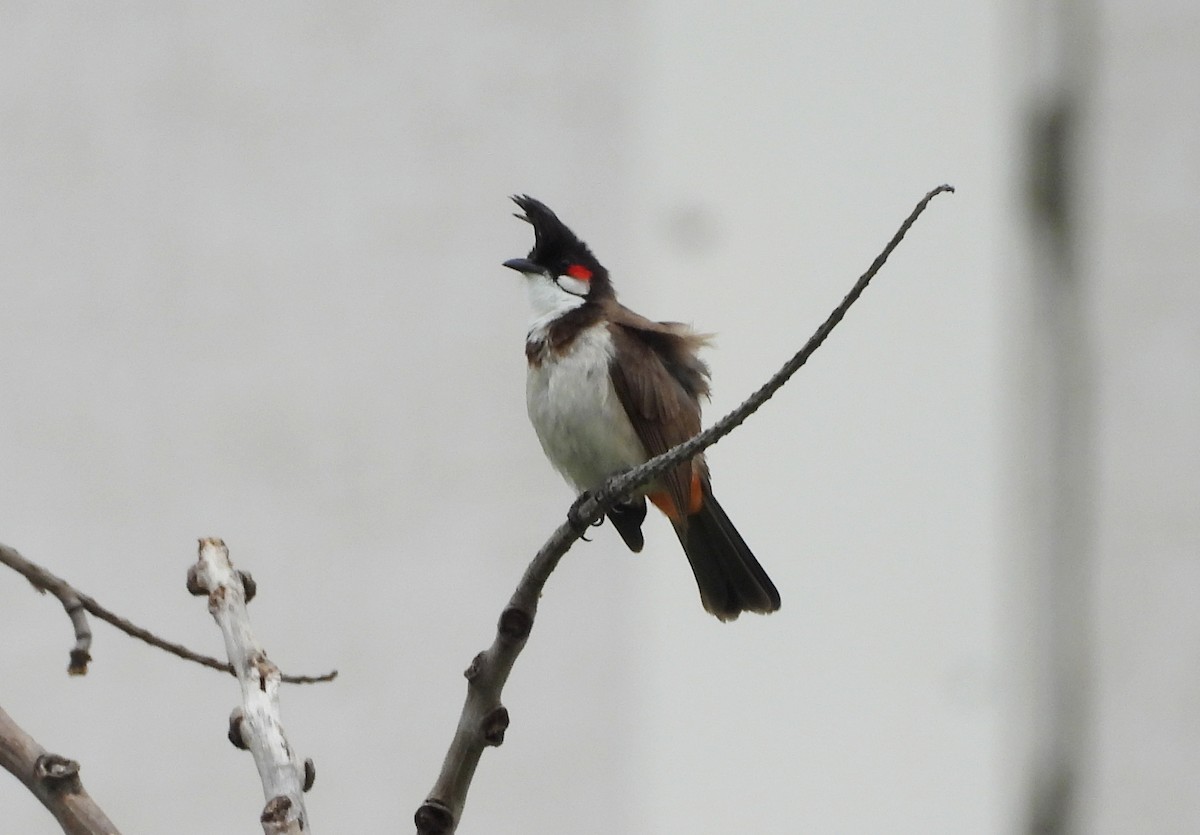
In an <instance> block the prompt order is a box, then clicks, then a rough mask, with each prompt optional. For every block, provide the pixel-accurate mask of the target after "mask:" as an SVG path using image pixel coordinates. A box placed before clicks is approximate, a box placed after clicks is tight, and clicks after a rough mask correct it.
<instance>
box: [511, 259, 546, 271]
mask: <svg viewBox="0 0 1200 835" xmlns="http://www.w3.org/2000/svg"><path fill="white" fill-rule="evenodd" d="M504 266H506V267H508V268H509V269H510V270H516V271H517V272H519V273H544V272H546V270H545V268H544V267H542V266H541V265H540V264H535V263H534V262H533V261H530V260H529V259H528V258H510V259H509V260H507V261H505V262H504Z"/></svg>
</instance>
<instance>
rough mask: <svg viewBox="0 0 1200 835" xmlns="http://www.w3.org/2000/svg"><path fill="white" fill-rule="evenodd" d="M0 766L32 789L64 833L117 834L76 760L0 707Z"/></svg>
mask: <svg viewBox="0 0 1200 835" xmlns="http://www.w3.org/2000/svg"><path fill="white" fill-rule="evenodd" d="M0 767H3V768H4V770H5V771H7V772H8V773H9V774H12V775H13V776H14V777H16V778H17V779H18V780H20V781H21V782H22V783H24V784H25V787H26V788H28V789H29V790H30V791H31V792H33V794H34V796H35V797H36V798H37V799H38V800H40V801H41V802H42V805H43V806H45V807H46V808H47V809H49V810H50V814H52V815H54V819H55V820H57V821H58V825H59V826H61V827H62V830H63V832H65V833H67V835H119V833H118V832H117V827H116V826H115V825H114V824H113V822H112V821H110V820H109V819H108V816H107V815H105V814H104V812H103V811H102V810H101V809H100V807H99V806H97V805H96V801H94V800H92V798H91V796H90V795H89V794H88V793H87V792H86V791H85V790H84V788H83V783H82V782H80V780H79V763H77V762H75V761H74V760H68V759H67V758H66V757H60V756H58V755H57V754H51V753H48V752H47V751H46V749H44V748H43V747H42V746H40V745H38V744H37V742H36V741H35V740H34V739H33V737H31V736H30V735H29V734H27V733H25V731H23V730H22V729H21V728H20V727H19V726H18V725H17V723H16V722H14V721H13V720H12V717H10V716H9V715H8V714H7V713H5V712H4V710H3V709H2V708H0Z"/></svg>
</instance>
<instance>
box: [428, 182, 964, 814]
mask: <svg viewBox="0 0 1200 835" xmlns="http://www.w3.org/2000/svg"><path fill="white" fill-rule="evenodd" d="M953 191H954V188H953V186H949V185H941V186H938V187H937V188H935V189H933V190H932V191H930V192H929V193H928V194H926V195H925V196H924V197H923V198H922V199H921V200H920V202H918V203H917V205H916V207H915V208H914V209H913V210H912V212H911V213H910V214H909V216H908V217H907V218H906V219H905V220H904V222H903V223H902V224H900V228H899V229H898V230H897V231H896V234H895V235H893V236H892V239H891V240H890V241H888V243H887V246H885V247H884V248H883V250H882V251H881V252H880V253H879V255H878V256H876V258H875V260H874V261H873V262H872V263H871V266H870V267H869V268H868V269H867V271H866V272H865V273H863V274H862V275H861V276H860V277H859V279H858V281H856V282H855V284H854V286H853V287H852V288H851V289H850V292H849V293H847V294H846V297H845V298H844V299H842V302H841V304H839V305H838V306H837V307H836V308H834V310H833V312H832V313H830V314H829V316H828V317H827V318H826V319H825V321H824V322H823V323H822V324H821V326H820V327H819V328H817V330H816V332H815V333H813V335H812V336H811V337H809V339H808V341H807V342H806V343H804V347H802V348H801V349H800V350H799V351H797V352H796V354H795V355H794V356H793V357H792V358H791V359H789V360H788V361H787V362H786V363H784V365H783V367H782V368H780V369H779V371H777V372H776V373H775V374H774V375H773V376H772V377H771V379H770V380H768V381H767V382H766V383H765V384H764V385H763V386H762V387H761V388H759V389H758V391H756V392H754V393H753V394H752V395H750V397H748V398H747V399H746V400H745V402H743V403H742V404H741V405H740V406H738V407H737V408H736V409H734V410H733V411H732V412H730V413H729V414H728V415H726V416H725V417H723V418H721V420H719V421H717V422H716V423H714V424H713V425H712V426H710V427H709V428H708V429H706V430H704V431H703V432H701V433H700V434H699V435H696V436H695V437H694V438H692V439H691V440H689V441H686V442H684V443H682V444H679V445H678V446H676V447H673V448H671V449H669V450H667V451H666V452H664V453H663V454H662V455H659V456H656V457H655V458H651V459H650V460H649V461H647V462H646V463H644V464H641V465H639V466H637V467H634V468H633V469H631V470H627V471H626V472H624V473H621V474H620V475H617V476H614V477H613V478H610V479H609V480H608V481H607V482H605V484H604V486H602V487H601V488H600V489H599V490H596V491H594V492H592V493H590V494H588V493H585V494H584V495H583V496H582V497H581V498H580V500H579V501H577V502H576V503H575V504H574V505H572V507H571V511H570V513H569V514H568V521H567V522H565V523H563V524H562V525H560V526H559V527H558V530H556V531H555V532H554V533H553V534H551V535H550V538H549V539H548V540H546V543H545V544H544V545H543V546H542V547H541V550H539V551H538V552H537V554H536V555H535V556H534V558H533V561H532V562H531V563H530V564H529V567H528V568H527V569H525V574H524V576H523V577H521V582H520V583H519V584H518V585H517V588H516V591H515V592H513V595H512V597H511V598H510V599H509V602H508V606H507V607H505V609H504V611H503V613H501V615H500V622H499V624H498V626H497V629H496V638H495V640H494V641H493V642H492V645H491V646H490V647H488V648H487V649H486V650H484V651H483V652H481V653H479V654H478V655H476V656H475V658H474V660H473V661H472V662H471V666H470V667H468V668H467V671H466V673H465V675H466V677H467V698H466V702H465V703H464V705H463V710H462V714H461V715H460V717H459V721H458V728H457V729H456V730H455V732H454V739H453V740H452V741H451V743H450V749H449V751H448V752H447V753H446V758H445V760H444V762H443V763H442V770H441V773H440V774H439V775H438V779H437V782H436V783H435V784H434V786H433V790H432V791H431V792H430V793H429V796H428V797H427V798H426V799H425V802H424V803H423V804H422V805H421V807H420V808H419V809H417V813H416V815H415V816H414V820H415V822H416V826H417V832H418V833H419V835H448V833H452V832H454V831H455V829H456V828H457V827H458V822H459V820H460V819H461V818H462V811H463V807H464V806H465V805H466V800H467V790H468V789H469V788H470V786H471V779H472V778H473V777H474V774H475V768H476V766H478V764H479V758H480V757H481V756H482V754H483V749H484V748H486V747H488V746H490V745H500V744H501V743H502V742H503V741H504V732H505V730H506V729H507V728H508V711H507V710H506V709H505V708H504V706H503V705H502V704H501V703H500V694H501V691H502V690H503V688H504V684H505V682H507V681H508V675H509V673H510V672H511V671H512V667H513V664H514V663H515V662H516V660H517V656H518V655H520V653H521V650H522V649H524V647H525V642H526V640H527V639H528V637H529V632H530V630H531V629H532V628H533V619H534V616H535V615H536V614H537V604H538V598H539V597H540V596H541V593H542V588H543V587H544V586H545V585H546V580H547V579H549V577H550V574H551V572H553V571H554V569H555V567H556V566H557V565H558V562H559V560H560V559H562V557H563V555H564V554H566V553H567V551H568V550H569V549H570V547H571V546H572V545H574V544H575V541H576V540H577V539H579V538H580V536H581V535H582V534H583V532H585V531H586V530H587V526H588V525H590V524H592V523H594V522H596V521H597V520H598V519H600V518H601V517H602V516H603V515H604V513H605V511H607V510H608V509H609V508H610V507H611V506H612V504H613V503H614V502H616V501H618V500H619V499H620V498H621V497H623V496H626V495H628V494H629V493H630V492H632V491H633V490H635V489H637V488H638V487H641V486H642V485H644V484H647V483H649V482H651V481H653V480H654V479H655V478H656V477H658V476H659V475H661V474H662V473H664V472H666V471H667V470H669V469H671V468H672V467H675V466H676V465H677V464H679V463H680V462H681V461H684V460H686V459H689V458H692V457H693V456H695V455H697V454H699V453H701V452H703V451H704V450H706V449H708V448H709V447H710V446H712V445H713V444H715V443H716V442H717V441H719V440H721V438H723V437H725V436H726V435H728V434H729V433H730V432H732V431H733V430H734V429H736V428H737V427H738V426H740V425H741V424H742V422H743V421H745V420H746V418H748V417H749V416H750V415H752V414H754V412H756V411H758V409H759V408H760V407H761V406H762V405H763V404H764V403H766V402H767V401H768V400H770V399H771V397H772V396H773V395H774V394H775V392H777V391H778V390H779V389H780V388H781V387H782V386H783V384H784V383H786V382H787V381H788V379H790V378H791V376H792V375H793V374H795V373H796V371H798V370H799V369H800V367H801V366H802V365H804V363H805V362H807V361H808V358H809V357H810V356H812V354H813V353H814V352H815V351H816V350H817V348H819V347H821V344H822V343H823V342H824V341H825V339H826V337H828V336H829V334H830V332H832V331H833V329H834V328H835V327H837V325H838V323H839V322H841V321H842V319H843V317H845V315H846V312H847V311H848V310H849V309H850V306H851V305H853V304H854V302H856V301H857V300H858V298H859V296H861V295H862V293H863V291H864V290H866V289H867V285H868V284H870V283H871V279H873V278H874V277H875V274H876V273H878V272H879V270H880V269H881V268H882V267H883V265H884V264H885V263H887V259H888V257H889V256H890V255H891V254H892V252H893V251H894V250H895V249H896V247H897V246H899V245H900V242H901V241H902V240H904V236H905V235H906V234H907V233H908V230H909V229H910V228H911V227H912V225H913V223H915V222H916V220H917V218H918V217H920V216H921V213H922V212H924V211H925V207H926V206H928V205H929V201H930V200H932V199H933V198H934V197H936V196H937V195H939V194H941V193H942V192H953Z"/></svg>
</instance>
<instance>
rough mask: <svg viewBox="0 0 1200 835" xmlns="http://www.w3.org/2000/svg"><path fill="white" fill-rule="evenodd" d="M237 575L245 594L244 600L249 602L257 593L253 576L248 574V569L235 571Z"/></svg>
mask: <svg viewBox="0 0 1200 835" xmlns="http://www.w3.org/2000/svg"><path fill="white" fill-rule="evenodd" d="M237 576H238V577H240V578H241V580H242V589H243V591H244V592H245V595H246V602H247V603H249V602H250V601H251V600H253V599H254V597H255V596H256V595H257V594H258V583H256V582H254V578H253V577H251V576H250V572H249V571H242V570H240V569H239V570H238V571H237Z"/></svg>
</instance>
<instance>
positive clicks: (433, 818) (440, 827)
mask: <svg viewBox="0 0 1200 835" xmlns="http://www.w3.org/2000/svg"><path fill="white" fill-rule="evenodd" d="M413 822H414V823H416V825H417V835H445V833H447V832H450V831H452V829H453V827H454V815H453V814H452V813H451V812H450V810H449V809H448V808H446V806H445V805H444V804H442V803H439V802H438V801H436V800H426V801H425V802H424V803H423V804H422V805H421V808H420V809H418V810H417V813H416V814H415V815H413Z"/></svg>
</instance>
